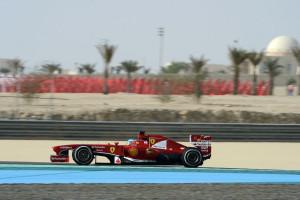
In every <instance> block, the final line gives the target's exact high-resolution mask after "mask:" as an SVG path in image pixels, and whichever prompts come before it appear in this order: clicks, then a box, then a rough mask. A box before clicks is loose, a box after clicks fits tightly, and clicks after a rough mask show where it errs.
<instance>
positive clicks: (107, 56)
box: [96, 44, 117, 94]
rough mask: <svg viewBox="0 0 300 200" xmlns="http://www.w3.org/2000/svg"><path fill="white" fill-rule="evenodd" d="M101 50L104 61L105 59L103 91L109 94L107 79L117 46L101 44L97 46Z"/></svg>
mask: <svg viewBox="0 0 300 200" xmlns="http://www.w3.org/2000/svg"><path fill="white" fill-rule="evenodd" d="M96 47H97V49H98V50H99V52H100V54H101V56H102V58H103V61H104V84H103V93H104V94H109V88H108V84H107V79H108V77H109V64H110V62H111V60H112V58H113V56H114V53H115V51H116V50H117V47H116V46H114V45H109V44H103V45H102V44H101V45H97V46H96Z"/></svg>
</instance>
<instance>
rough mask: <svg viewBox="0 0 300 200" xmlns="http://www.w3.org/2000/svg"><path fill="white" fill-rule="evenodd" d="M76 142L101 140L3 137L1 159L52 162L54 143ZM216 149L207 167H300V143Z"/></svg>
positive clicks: (220, 145)
mask: <svg viewBox="0 0 300 200" xmlns="http://www.w3.org/2000/svg"><path fill="white" fill-rule="evenodd" d="M103 142H105V141H101V143H103ZM72 143H100V142H99V141H58V140H52V141H46V140H0V152H2V153H1V154H0V161H11V162H49V156H50V155H51V154H53V153H54V152H53V151H52V149H51V146H54V145H61V144H72ZM123 144H124V142H123ZM185 144H186V145H188V144H187V143H185ZM212 148H213V149H212V157H211V159H210V160H207V161H205V162H204V165H203V167H224V168H252V169H283V170H300V159H299V152H300V144H299V143H275V142H272V143H271V142H270V143H265V142H262V143H255V142H248V143H240V142H234V143H232V142H214V143H213V144H212ZM97 160H98V161H104V160H101V159H97Z"/></svg>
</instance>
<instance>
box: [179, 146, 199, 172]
mask: <svg viewBox="0 0 300 200" xmlns="http://www.w3.org/2000/svg"><path fill="white" fill-rule="evenodd" d="M181 161H182V163H183V165H184V166H185V167H198V166H200V165H202V164H203V156H202V154H201V152H200V150H198V149H197V148H190V147H188V148H186V149H185V150H184V151H183V153H182V156H181Z"/></svg>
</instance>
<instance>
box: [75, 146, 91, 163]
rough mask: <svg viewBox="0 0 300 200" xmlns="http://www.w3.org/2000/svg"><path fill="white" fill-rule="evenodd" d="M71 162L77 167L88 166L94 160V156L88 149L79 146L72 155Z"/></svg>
mask: <svg viewBox="0 0 300 200" xmlns="http://www.w3.org/2000/svg"><path fill="white" fill-rule="evenodd" d="M72 157H73V160H74V162H75V163H77V164H78V165H89V164H91V162H92V161H93V160H94V154H93V152H92V150H91V148H90V147H87V146H79V147H77V148H76V149H75V150H74V151H73V154H72Z"/></svg>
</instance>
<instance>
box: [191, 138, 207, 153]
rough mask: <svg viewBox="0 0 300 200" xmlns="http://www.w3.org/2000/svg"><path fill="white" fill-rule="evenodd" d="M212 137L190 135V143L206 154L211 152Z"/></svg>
mask: <svg viewBox="0 0 300 200" xmlns="http://www.w3.org/2000/svg"><path fill="white" fill-rule="evenodd" d="M210 142H211V136H208V135H190V143H191V144H192V145H194V146H195V147H197V148H198V149H200V150H201V151H204V152H210V149H211V144H210Z"/></svg>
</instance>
